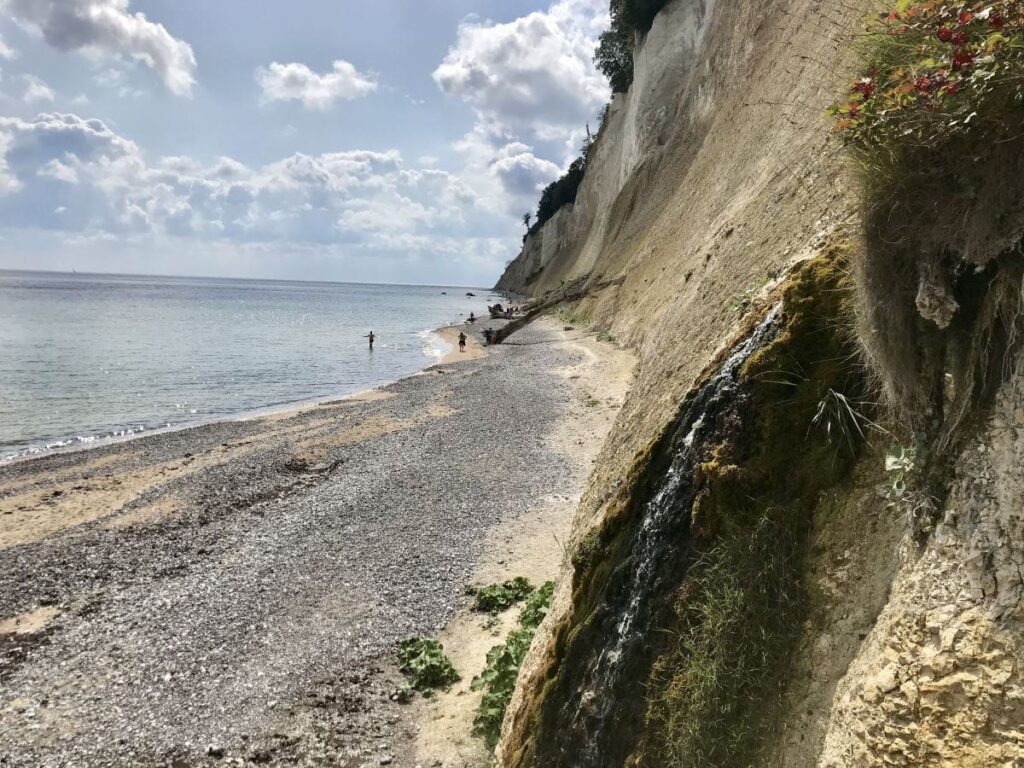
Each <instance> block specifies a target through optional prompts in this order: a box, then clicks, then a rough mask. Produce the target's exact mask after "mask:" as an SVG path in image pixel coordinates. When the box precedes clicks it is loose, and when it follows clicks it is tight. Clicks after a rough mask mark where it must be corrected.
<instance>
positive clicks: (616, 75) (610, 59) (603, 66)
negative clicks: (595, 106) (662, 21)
mask: <svg viewBox="0 0 1024 768" xmlns="http://www.w3.org/2000/svg"><path fill="white" fill-rule="evenodd" d="M666 1H667V0H612V2H611V6H610V8H609V14H610V16H611V24H610V25H609V27H608V29H607V30H606V31H605V32H602V33H601V36H600V38H599V39H598V44H597V50H596V51H595V52H594V63H595V64H596V65H597V68H598V69H599V70H600V71H601V72H602V73H603V74H604V76H605V77H607V78H608V83H609V84H610V85H611V87H612V92H613V93H625V92H626V91H628V90H629V86H630V85H631V84H632V82H633V37H634V34H635V33H636V32H647V31H648V30H649V29H650V28H651V25H652V24H653V23H654V17H655V16H657V15H658V11H660V10H661V9H662V8H663V7H664V6H665V3H666Z"/></svg>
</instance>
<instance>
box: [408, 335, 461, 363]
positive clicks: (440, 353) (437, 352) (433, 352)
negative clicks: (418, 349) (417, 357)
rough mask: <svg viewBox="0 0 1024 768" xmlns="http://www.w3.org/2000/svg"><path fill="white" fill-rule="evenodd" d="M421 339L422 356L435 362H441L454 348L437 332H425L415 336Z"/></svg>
mask: <svg viewBox="0 0 1024 768" xmlns="http://www.w3.org/2000/svg"><path fill="white" fill-rule="evenodd" d="M416 335H417V336H419V337H420V338H421V339H423V354H424V355H426V356H427V357H432V358H434V359H436V360H441V359H442V358H443V357H444V356H445V355H447V354H448V353H449V352H451V351H452V350H453V349H454V347H453V346H452V345H451V344H449V343H448V342H447V341H445V340H444V338H442V336H441V334H439V333H438V332H437V331H432V330H429V329H428V330H426V331H420V332H419V333H417V334H416Z"/></svg>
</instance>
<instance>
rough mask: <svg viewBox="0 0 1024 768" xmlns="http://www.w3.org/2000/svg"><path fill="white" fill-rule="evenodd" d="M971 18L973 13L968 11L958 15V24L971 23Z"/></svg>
mask: <svg viewBox="0 0 1024 768" xmlns="http://www.w3.org/2000/svg"><path fill="white" fill-rule="evenodd" d="M973 18H974V14H973V13H971V12H970V11H964V12H963V13H961V14H960V23H961V24H970V23H971V19H973Z"/></svg>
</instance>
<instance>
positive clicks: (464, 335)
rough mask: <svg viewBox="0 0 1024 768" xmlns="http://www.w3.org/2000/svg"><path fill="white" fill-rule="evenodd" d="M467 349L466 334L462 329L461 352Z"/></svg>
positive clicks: (460, 334)
mask: <svg viewBox="0 0 1024 768" xmlns="http://www.w3.org/2000/svg"><path fill="white" fill-rule="evenodd" d="M465 351H466V334H464V333H463V332H462V331H459V352H465Z"/></svg>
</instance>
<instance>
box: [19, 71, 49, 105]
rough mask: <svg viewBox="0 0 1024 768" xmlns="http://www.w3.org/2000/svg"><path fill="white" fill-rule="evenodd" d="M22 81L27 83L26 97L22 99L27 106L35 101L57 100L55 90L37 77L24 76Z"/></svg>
mask: <svg viewBox="0 0 1024 768" xmlns="http://www.w3.org/2000/svg"><path fill="white" fill-rule="evenodd" d="M21 79H22V80H24V82H25V95H24V96H22V99H23V100H24V101H25V103H26V104H31V103H32V102H34V101H53V100H54V98H56V94H55V93H54V92H53V88H51V87H50V86H49V85H47V84H46V83H45V82H43V81H42V80H40V79H39V78H38V77H36V76H35V75H22V78H21Z"/></svg>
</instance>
